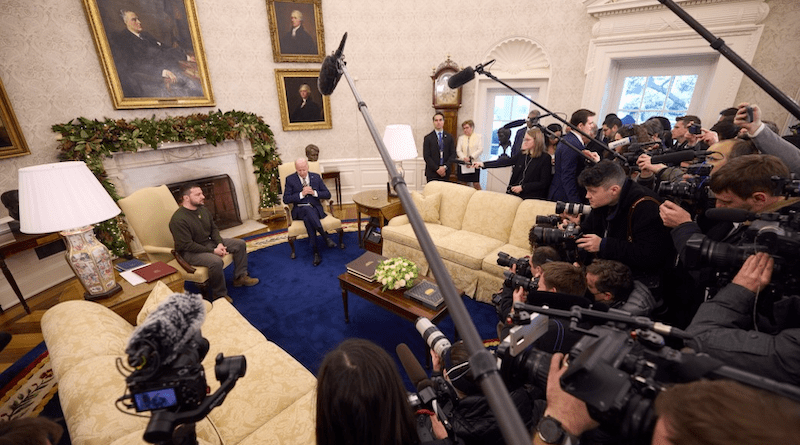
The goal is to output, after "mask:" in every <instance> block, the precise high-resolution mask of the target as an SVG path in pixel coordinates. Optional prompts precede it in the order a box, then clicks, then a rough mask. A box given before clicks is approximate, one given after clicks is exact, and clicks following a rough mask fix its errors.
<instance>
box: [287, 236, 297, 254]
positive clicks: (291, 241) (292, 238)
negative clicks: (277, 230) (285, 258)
mask: <svg viewBox="0 0 800 445" xmlns="http://www.w3.org/2000/svg"><path fill="white" fill-rule="evenodd" d="M295 239H297V237H296V236H290V237H289V247H291V248H292V254H291V255H290V256H289V258H291V259H295V258H297V255H296V254H295V253H294V240H295Z"/></svg>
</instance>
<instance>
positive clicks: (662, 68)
mask: <svg viewBox="0 0 800 445" xmlns="http://www.w3.org/2000/svg"><path fill="white" fill-rule="evenodd" d="M717 58H718V57H717V56H714V55H712V56H700V57H697V56H695V57H672V58H669V59H663V58H641V59H626V60H618V61H615V62H614V68H613V69H612V70H611V71H610V74H609V81H608V85H609V89H608V92H609V95H608V96H607V98H606V101H605V102H604V104H603V110H602V113H599V114H601V115H602V116H601V117H598V120H599V121H600V122H602V118H603V117H604V116H605V115H606V114H608V113H616V114H617V116H619V118H620V119H622V118H624V117H625V116H631V117H632V118H633V120H634V121H635V122H636V123H637V124H640V123H642V122H644V121H646V120H647V119H649V118H651V117H653V116H665V117H666V118H668V119H669V120H670V121H672V122H673V123H674V122H675V118H676V117H678V116H685V115H687V114H698V113H697V112H698V110H702V109H703V108H704V104H703V101H705V100H706V95H707V88H708V86H709V80H710V78H711V71H713V68H714V66H715V65H716V62H717Z"/></svg>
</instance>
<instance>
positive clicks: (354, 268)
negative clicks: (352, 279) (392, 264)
mask: <svg viewBox="0 0 800 445" xmlns="http://www.w3.org/2000/svg"><path fill="white" fill-rule="evenodd" d="M385 259H386V257H385V256H383V255H378V254H377V253H373V252H369V251H367V252H364V254H363V255H361V256H360V257H358V258H356V259H355V260H353V261H351V262H349V263H347V273H349V274H351V275H355V276H357V277H359V278H361V279H362V280H367V281H369V282H373V281H375V268H376V267H378V263H380V262H381V261H383V260H385Z"/></svg>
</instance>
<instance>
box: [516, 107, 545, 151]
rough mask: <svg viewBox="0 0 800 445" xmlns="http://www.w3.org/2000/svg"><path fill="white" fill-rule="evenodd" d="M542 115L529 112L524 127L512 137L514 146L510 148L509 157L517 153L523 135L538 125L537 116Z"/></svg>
mask: <svg viewBox="0 0 800 445" xmlns="http://www.w3.org/2000/svg"><path fill="white" fill-rule="evenodd" d="M541 114H542V113H541V112H540V111H539V110H531V111H530V112H529V113H528V118H527V119H525V126H524V127H522V128H520V129H519V130H517V134H516V136H514V145H512V146H511V157H512V158H513V157H514V155H515V154H517V153H519V149H520V148H521V147H522V140H523V139H525V133H527V132H528V130H530V129H531V128H533V126H534V125H535V124H538V123H539V116H540V115H541Z"/></svg>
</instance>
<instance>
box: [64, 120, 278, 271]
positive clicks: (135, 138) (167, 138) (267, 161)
mask: <svg viewBox="0 0 800 445" xmlns="http://www.w3.org/2000/svg"><path fill="white" fill-rule="evenodd" d="M52 129H53V131H54V132H56V133H59V134H60V138H59V145H58V150H60V153H59V159H61V160H62V161H84V162H85V163H86V165H87V166H88V167H89V169H90V170H91V171H92V172H93V173H94V174H95V175H96V176H97V179H99V180H100V183H101V184H103V186H104V187H105V189H106V191H108V194H109V195H111V197H112V198H114V201H117V200H118V199H120V196H119V195H118V194H117V191H116V189H115V187H114V184H112V183H111V181H109V180H108V176H107V174H106V171H105V168H104V167H103V158H108V157H111V155H112V154H113V153H117V152H135V151H138V150H139V149H140V148H142V147H146V146H149V147H151V148H153V149H158V148H159V144H161V143H164V142H193V141H196V140H198V139H205V141H206V143H208V144H211V145H215V146H216V145H217V144H218V143H219V142H222V141H224V140H226V139H240V138H247V139H249V140H250V144H251V145H252V147H253V152H254V153H255V154H254V156H253V166H254V169H255V170H254V172H253V173H255V175H256V182H258V184H259V189H260V196H261V207H269V206H272V205H274V204H277V203H278V202H280V200H279V193H280V180H279V178H278V166H279V165H280V163H281V160H280V157H279V155H278V153H277V149H276V147H275V139H274V137H273V134H272V130H270V128H269V125H267V124H266V123H264V121H263V120H262V119H261V118H260V117H259V116H257V115H255V114H253V113H246V112H243V111H228V112H225V113H223V112H222V111H219V110H218V111H211V112H209V113H208V114H191V115H189V116H168V117H165V118H163V119H156V118H155V116H153V118H152V119H135V120H133V121H130V122H128V121H126V120H125V119H116V120H114V119H109V118H106V119H105V120H103V121H98V120H92V119H87V118H84V117H79V118H76V119H74V120H72V121H70V122H68V123H66V124H56V125H53V126H52ZM123 230H125V227H124V223H123V221H122V219H121V218H120V217H117V218H113V219H110V220H108V221H105V222H102V223H100V224H97V225H96V226H95V233H96V235H97V238H98V239H99V240H100V241H101V242H102V243H103V244H105V245H106V246H107V247H108V248H109V250H111V252H112V253H113V254H114V255H117V256H123V255H125V254H127V253H128V247H127V244H126V242H125V238H124V236H123Z"/></svg>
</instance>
